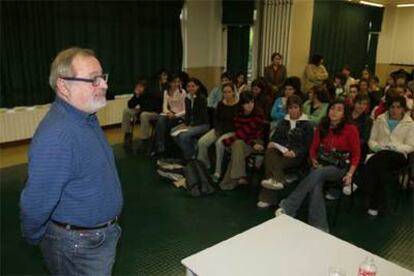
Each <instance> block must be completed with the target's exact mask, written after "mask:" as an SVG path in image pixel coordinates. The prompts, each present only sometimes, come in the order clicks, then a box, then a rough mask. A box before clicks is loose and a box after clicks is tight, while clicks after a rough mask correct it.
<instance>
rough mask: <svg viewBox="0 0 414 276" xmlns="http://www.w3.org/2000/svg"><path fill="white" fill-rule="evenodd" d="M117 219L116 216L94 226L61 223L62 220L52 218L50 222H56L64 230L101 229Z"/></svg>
mask: <svg viewBox="0 0 414 276" xmlns="http://www.w3.org/2000/svg"><path fill="white" fill-rule="evenodd" d="M117 221H118V217H116V218H114V219H113V220H111V221H108V222H106V223H103V224H99V225H97V226H95V227H84V226H77V225H72V224H68V223H62V222H59V221H55V220H52V222H53V223H54V224H56V225H57V226H59V227H62V228H65V229H66V230H96V229H102V228H105V227H108V226H110V225H112V224H114V223H116V222H117Z"/></svg>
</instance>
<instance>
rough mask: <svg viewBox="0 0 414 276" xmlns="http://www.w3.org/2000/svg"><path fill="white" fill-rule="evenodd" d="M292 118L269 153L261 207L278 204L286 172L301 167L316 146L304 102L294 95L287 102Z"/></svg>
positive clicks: (279, 130) (274, 138)
mask: <svg viewBox="0 0 414 276" xmlns="http://www.w3.org/2000/svg"><path fill="white" fill-rule="evenodd" d="M286 105H287V110H288V114H287V115H286V116H285V119H284V120H282V121H281V122H280V123H279V124H278V125H277V126H276V130H275V132H274V134H273V136H272V138H271V141H270V143H269V144H268V146H267V150H266V153H265V180H263V181H262V182H261V185H262V186H263V189H262V190H261V192H260V194H259V202H258V203H257V206H258V207H260V208H266V207H269V206H270V205H272V204H275V203H276V202H275V201H276V198H275V192H273V191H272V190H279V189H283V188H284V183H285V174H284V172H283V170H284V169H287V168H294V167H298V166H300V165H301V164H302V163H303V162H304V160H305V159H306V157H307V153H308V148H309V146H310V144H311V142H312V136H313V127H312V124H311V123H310V121H309V119H308V116H307V115H306V114H303V113H302V99H301V98H300V97H299V96H297V95H293V96H290V97H289V98H288V99H287V103H286Z"/></svg>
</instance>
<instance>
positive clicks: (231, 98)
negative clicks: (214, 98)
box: [197, 83, 238, 182]
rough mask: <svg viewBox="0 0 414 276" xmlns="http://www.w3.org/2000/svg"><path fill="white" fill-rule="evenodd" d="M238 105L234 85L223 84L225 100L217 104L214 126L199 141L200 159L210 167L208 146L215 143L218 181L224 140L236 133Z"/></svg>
mask: <svg viewBox="0 0 414 276" xmlns="http://www.w3.org/2000/svg"><path fill="white" fill-rule="evenodd" d="M237 109H238V105H237V97H236V92H235V91H234V86H233V85H232V84H230V83H227V84H225V85H223V100H222V101H221V102H219V104H218V105H217V109H216V113H215V120H216V123H215V125H214V128H213V129H211V130H210V131H209V132H207V133H206V134H204V135H203V137H201V138H200V140H199V141H198V158H197V159H198V160H200V161H202V162H203V163H204V164H205V165H206V167H207V168H208V169H210V166H211V165H210V159H209V157H208V148H209V147H210V146H211V145H212V144H213V143H215V148H216V166H215V170H214V174H213V181H214V182H218V181H219V179H220V177H221V173H222V169H221V166H222V163H223V156H224V151H225V146H224V144H223V140H224V139H226V138H228V137H231V136H233V135H234V131H235V126H234V118H235V117H236V113H237Z"/></svg>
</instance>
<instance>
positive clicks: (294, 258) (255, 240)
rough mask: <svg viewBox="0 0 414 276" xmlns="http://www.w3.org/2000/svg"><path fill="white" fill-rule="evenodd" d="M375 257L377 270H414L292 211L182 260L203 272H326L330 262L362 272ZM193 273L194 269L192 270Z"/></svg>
mask: <svg viewBox="0 0 414 276" xmlns="http://www.w3.org/2000/svg"><path fill="white" fill-rule="evenodd" d="M367 256H369V257H374V263H375V265H376V266H377V271H378V272H377V276H387V275H390V276H397V275H398V276H405V275H407V276H408V275H411V276H413V275H414V273H413V272H411V271H409V270H407V269H404V268H402V267H400V266H398V265H396V264H393V263H391V262H389V261H387V260H385V259H383V258H381V257H378V256H375V255H373V254H371V253H369V252H368V251H365V250H363V249H361V248H358V247H356V246H354V245H352V244H350V243H347V242H345V241H343V240H340V239H338V238H336V237H334V236H331V235H329V234H327V233H325V232H322V231H320V230H318V229H316V228H314V227H312V226H309V225H307V224H305V223H303V222H301V221H299V220H296V219H294V218H292V217H289V216H286V215H281V216H279V217H277V218H274V219H271V220H268V221H266V222H264V223H262V224H260V225H258V226H256V227H253V228H251V229H249V230H247V231H246V232H243V233H241V234H239V235H236V236H234V237H232V238H230V239H228V240H226V241H223V242H221V243H219V244H216V245H214V246H212V247H210V248H207V249H205V250H203V251H201V252H199V253H197V254H194V255H192V256H190V257H187V258H185V259H184V260H182V261H181V263H182V264H183V265H185V266H186V267H187V269H188V270H190V271H191V272H193V273H195V274H196V275H199V276H212V275H226V276H227V275H231V276H232V275H237V276H243V275H246V276H247V275H248V276H251V275H257V276H266V275H269V276H270V275H271V276H275V275H277V276H295V275H297V276H313V275H314V276H324V275H328V270H329V267H330V266H335V267H338V268H341V269H344V270H345V271H346V275H350V276H352V275H357V272H358V268H359V265H360V264H361V263H362V262H363V261H364V260H365V258H366V257H367ZM188 274H191V273H188Z"/></svg>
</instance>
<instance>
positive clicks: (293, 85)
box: [270, 77, 301, 122]
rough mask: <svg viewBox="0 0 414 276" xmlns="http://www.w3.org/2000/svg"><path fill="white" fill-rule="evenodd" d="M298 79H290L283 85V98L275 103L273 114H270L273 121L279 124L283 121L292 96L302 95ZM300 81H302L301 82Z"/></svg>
mask: <svg viewBox="0 0 414 276" xmlns="http://www.w3.org/2000/svg"><path fill="white" fill-rule="evenodd" d="M297 80H298V78H297V77H289V78H287V79H286V81H285V84H284V85H283V93H284V94H283V97H279V98H276V100H275V102H274V103H273V107H272V112H271V114H270V116H271V118H272V121H274V122H278V121H281V120H283V118H284V117H285V115H286V111H287V110H286V102H287V99H288V98H289V97H290V96H292V95H300V94H301V92H300V82H299V83H298V82H297ZM299 81H300V80H299Z"/></svg>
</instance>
